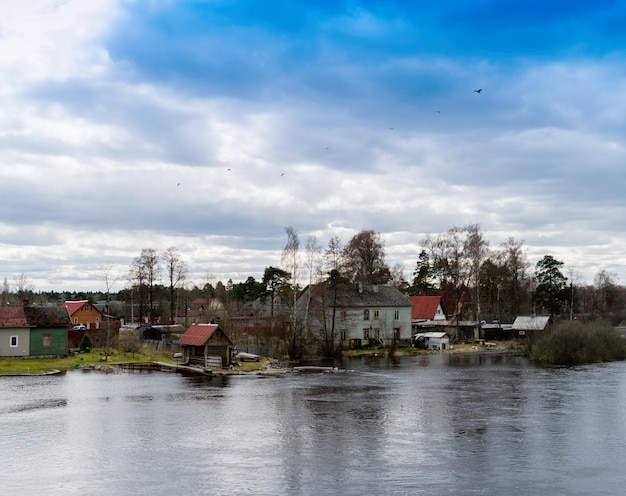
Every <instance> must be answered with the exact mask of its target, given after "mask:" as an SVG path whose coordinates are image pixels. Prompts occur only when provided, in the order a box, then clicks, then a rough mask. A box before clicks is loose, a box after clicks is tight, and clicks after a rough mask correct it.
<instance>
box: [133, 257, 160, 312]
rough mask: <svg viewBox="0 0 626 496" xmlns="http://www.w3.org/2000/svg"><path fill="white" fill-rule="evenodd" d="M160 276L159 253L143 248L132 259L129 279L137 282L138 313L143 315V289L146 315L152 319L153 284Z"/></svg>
mask: <svg viewBox="0 0 626 496" xmlns="http://www.w3.org/2000/svg"><path fill="white" fill-rule="evenodd" d="M159 276H160V266H159V255H158V253H157V251H156V250H155V249H153V248H144V249H142V250H141V254H140V255H139V256H138V257H137V258H135V259H134V260H133V263H132V265H131V270H130V280H131V281H132V282H133V283H134V284H137V287H138V289H139V292H140V293H139V294H140V307H139V308H140V313H142V315H143V312H142V310H143V304H144V298H143V296H144V291H147V293H148V316H149V318H150V322H153V321H154V285H155V284H156V282H157V281H158V279H159Z"/></svg>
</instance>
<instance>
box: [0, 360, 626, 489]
mask: <svg viewBox="0 0 626 496" xmlns="http://www.w3.org/2000/svg"><path fill="white" fill-rule="evenodd" d="M344 365H345V367H346V368H347V369H348V370H347V371H346V372H344V373H324V374H305V373H297V374H296V373H293V374H287V375H283V376H278V377H263V376H230V377H214V378H209V379H207V378H194V377H184V376H181V375H178V374H168V373H145V372H144V373H130V374H120V375H105V374H101V373H98V372H83V371H72V372H69V373H67V374H65V375H62V376H47V377H36V378H27V377H19V378H18V377H5V378H0V432H2V435H1V436H0V487H2V492H3V493H4V494H19V495H31V494H32V495H35V494H37V495H40V494H46V495H50V494H63V495H85V494H95V495H100V494H110V495H122V494H124V495H126V494H135V495H140V494H150V495H172V494H183V493H189V492H193V493H195V494H216V495H221V494H230V493H233V494H271V495H319V494H342V495H357V494H358V495H361V494H389V495H392V494H398V495H399V494H417V495H457V494H464V495H466V494H469V495H473V494H477V495H502V494H506V495H511V496H515V495H525V496H526V495H542V496H543V495H548V494H549V495H552V496H556V495H568V496H572V495H590V494H594V495H618V494H623V488H624V486H626V475H624V470H623V467H624V466H626V414H625V413H624V412H625V411H626V363H622V362H619V363H611V364H602V365H593V366H587V367H582V368H579V369H574V370H572V369H557V370H544V369H537V368H534V367H532V366H530V365H529V364H528V363H527V362H526V361H525V360H524V359H523V358H519V357H515V356H511V355H431V356H423V357H403V358H400V359H396V360H389V359H387V358H364V359H355V360H351V361H347V362H345V363H344Z"/></svg>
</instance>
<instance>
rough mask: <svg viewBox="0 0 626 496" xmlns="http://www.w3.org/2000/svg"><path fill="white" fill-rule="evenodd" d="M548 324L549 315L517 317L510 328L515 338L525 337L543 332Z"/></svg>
mask: <svg viewBox="0 0 626 496" xmlns="http://www.w3.org/2000/svg"><path fill="white" fill-rule="evenodd" d="M549 322H550V316H549V315H518V316H517V317H516V318H515V321H514V322H513V326H512V327H511V328H512V329H513V331H514V332H515V334H516V335H517V336H527V335H529V334H533V333H535V332H538V331H544V330H545V329H546V326H547V325H548V324H549Z"/></svg>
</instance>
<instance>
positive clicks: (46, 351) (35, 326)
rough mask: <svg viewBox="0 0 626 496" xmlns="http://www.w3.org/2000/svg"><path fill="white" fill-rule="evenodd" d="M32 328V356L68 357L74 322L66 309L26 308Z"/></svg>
mask: <svg viewBox="0 0 626 496" xmlns="http://www.w3.org/2000/svg"><path fill="white" fill-rule="evenodd" d="M24 314H25V316H26V322H27V323H28V325H29V327H30V337H29V339H30V349H29V354H30V356H66V355H67V354H68V351H69V350H68V341H67V333H68V328H69V327H70V325H71V323H72V321H71V320H70V315H69V313H68V311H67V308H65V307H24Z"/></svg>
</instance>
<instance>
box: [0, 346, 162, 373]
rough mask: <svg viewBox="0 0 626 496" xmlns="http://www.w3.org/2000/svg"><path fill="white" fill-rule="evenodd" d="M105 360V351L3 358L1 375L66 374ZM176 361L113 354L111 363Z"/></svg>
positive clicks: (158, 357)
mask: <svg viewBox="0 0 626 496" xmlns="http://www.w3.org/2000/svg"><path fill="white" fill-rule="evenodd" d="M103 358H104V351H103V350H93V351H92V352H90V353H79V354H77V355H70V356H68V357H66V358H3V359H0V375H7V374H44V373H48V372H51V371H54V370H59V371H61V372H66V371H68V370H73V369H75V368H77V367H79V366H80V365H89V364H93V363H100V362H102V361H104V360H103ZM155 360H158V361H161V362H164V361H174V360H173V359H172V354H171V353H168V354H154V353H141V352H139V353H122V352H118V351H113V352H111V354H110V356H109V360H108V362H109V363H115V362H150V361H155Z"/></svg>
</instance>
